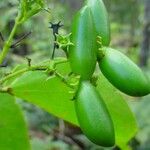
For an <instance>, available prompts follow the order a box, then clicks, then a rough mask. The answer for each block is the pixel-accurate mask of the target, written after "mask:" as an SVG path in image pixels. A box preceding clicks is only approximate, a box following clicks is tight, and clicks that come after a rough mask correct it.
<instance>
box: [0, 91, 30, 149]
mask: <svg viewBox="0 0 150 150" xmlns="http://www.w3.org/2000/svg"><path fill="white" fill-rule="evenodd" d="M0 149H1V150H30V145H29V138H28V135H27V128H26V125H25V121H24V119H23V115H22V113H21V111H20V108H19V107H18V105H17V104H16V103H15V100H14V98H13V97H12V96H11V95H8V94H6V93H0Z"/></svg>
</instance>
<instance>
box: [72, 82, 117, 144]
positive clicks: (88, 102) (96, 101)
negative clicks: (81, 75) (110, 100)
mask: <svg viewBox="0 0 150 150" xmlns="http://www.w3.org/2000/svg"><path fill="white" fill-rule="evenodd" d="M75 109H76V114H77V118H78V121H79V124H80V127H81V130H82V131H83V133H84V134H85V135H86V136H87V138H88V139H89V140H91V141H92V142H93V143H95V144H97V145H100V146H105V147H110V146H113V145H114V143H115V136H114V127H113V123H112V120H111V117H110V115H109V112H108V110H107V108H106V106H105V103H104V102H103V100H102V98H101V97H100V95H99V93H98V92H97V91H96V89H95V87H94V86H93V85H91V83H90V82H89V81H81V84H80V87H79V91H78V94H77V99H76V100H75Z"/></svg>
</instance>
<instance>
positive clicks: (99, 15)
mask: <svg viewBox="0 0 150 150" xmlns="http://www.w3.org/2000/svg"><path fill="white" fill-rule="evenodd" d="M87 5H88V6H89V8H90V9H91V12H92V16H93V19H94V25H95V28H96V32H97V36H101V38H102V44H103V45H105V46H108V45H109V43H110V24H109V19H108V13H107V10H106V7H105V5H104V3H103V0H87Z"/></svg>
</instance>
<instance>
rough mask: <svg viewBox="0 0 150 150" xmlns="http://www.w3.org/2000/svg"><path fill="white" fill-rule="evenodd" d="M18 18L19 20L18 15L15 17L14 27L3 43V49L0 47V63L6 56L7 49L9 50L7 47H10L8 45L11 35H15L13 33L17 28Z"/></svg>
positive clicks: (11, 38) (10, 42) (9, 44)
mask: <svg viewBox="0 0 150 150" xmlns="http://www.w3.org/2000/svg"><path fill="white" fill-rule="evenodd" d="M18 20H19V17H17V18H16V20H15V24H14V27H13V29H12V31H11V33H10V35H9V38H8V40H7V41H6V42H5V43H4V47H3V49H2V52H1V53H0V64H2V63H3V60H4V59H5V57H6V55H7V53H8V51H9V48H10V46H11V44H12V40H13V37H14V35H15V33H16V30H17V27H18V25H19V23H18Z"/></svg>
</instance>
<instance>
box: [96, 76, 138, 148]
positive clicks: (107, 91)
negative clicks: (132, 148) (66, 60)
mask: <svg viewBox="0 0 150 150" xmlns="http://www.w3.org/2000/svg"><path fill="white" fill-rule="evenodd" d="M97 89H98V90H99V92H100V94H101V96H102V97H103V99H104V101H105V103H106V105H107V108H108V110H109V112H110V115H111V117H112V120H113V123H114V128H115V134H116V143H117V145H118V146H120V147H121V148H122V149H123V150H128V149H129V147H127V146H126V144H127V143H128V142H129V140H130V139H131V138H133V137H134V136H135V134H136V132H137V124H136V121H135V118H134V116H133V113H132V112H131V110H130V108H129V106H128V104H127V103H126V101H125V99H124V98H123V96H122V95H121V94H120V93H119V91H118V90H116V88H115V87H113V86H112V85H111V84H110V83H109V82H108V80H107V79H106V78H105V77H104V76H103V75H102V74H101V75H100V77H99V80H98V86H97Z"/></svg>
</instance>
